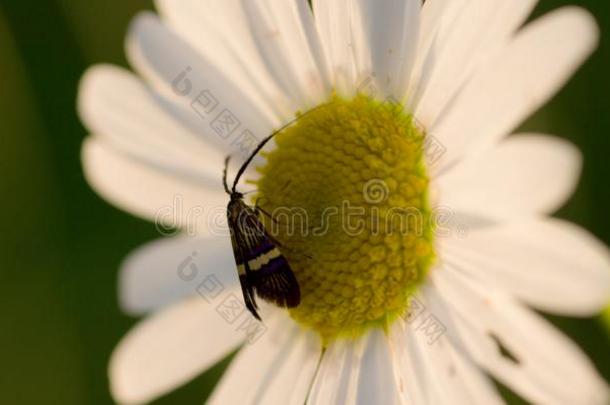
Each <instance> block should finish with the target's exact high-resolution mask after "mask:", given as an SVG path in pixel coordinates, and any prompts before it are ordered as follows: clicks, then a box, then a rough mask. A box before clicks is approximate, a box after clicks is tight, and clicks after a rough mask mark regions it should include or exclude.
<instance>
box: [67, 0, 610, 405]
mask: <svg viewBox="0 0 610 405" xmlns="http://www.w3.org/2000/svg"><path fill="white" fill-rule="evenodd" d="M156 3H157V7H158V9H159V13H160V17H158V16H157V15H155V14H152V13H143V14H141V15H140V16H138V17H137V18H136V19H135V21H134V22H133V24H132V26H131V28H130V30H129V33H128V37H127V55H128V57H129V60H130V63H131V65H132V66H133V67H134V69H135V71H136V72H137V74H133V73H131V72H129V71H126V70H123V69H120V68H117V67H112V66H96V67H93V68H92V69H91V70H90V71H89V72H87V74H86V75H85V77H84V79H83V81H82V87H81V89H80V99H79V109H80V114H81V117H82V118H83V120H84V122H85V123H86V125H87V127H88V128H89V129H90V131H91V133H92V135H91V136H90V137H89V138H88V139H87V140H86V141H85V143H84V146H83V165H84V168H85V173H86V176H87V178H88V180H89V182H90V183H91V185H92V186H93V187H94V188H95V189H96V190H97V191H98V192H99V193H100V194H101V195H103V196H104V197H105V198H107V199H108V200H109V201H111V202H112V203H114V204H116V205H117V206H119V207H121V208H123V209H125V210H127V211H129V212H132V213H134V214H136V215H139V216H141V217H143V218H147V219H150V220H152V221H157V222H158V221H160V220H165V222H170V223H171V224H174V225H176V226H177V227H178V228H180V229H181V230H182V231H183V232H182V233H181V234H180V235H176V236H173V237H171V238H165V239H162V240H159V241H156V242H153V243H151V244H149V245H147V246H144V247H143V248H141V249H139V250H138V251H136V252H134V253H133V254H132V255H131V256H130V257H129V258H128V259H127V261H126V262H125V264H124V266H123V268H122V269H121V280H120V295H121V304H122V306H123V307H124V309H125V310H126V311H128V312H129V313H131V314H134V315H147V318H146V319H145V320H143V321H142V322H141V323H140V324H139V325H138V326H137V327H135V328H134V330H132V331H131V332H130V333H129V334H128V335H127V336H126V337H125V339H123V341H122V342H121V343H120V344H119V346H118V347H117V349H116V351H115V352H114V354H113V356H112V360H111V363H110V371H109V372H110V381H111V388H112V393H113V395H114V397H115V398H116V400H117V401H118V402H121V403H144V402H147V401H150V400H153V399H154V398H156V397H158V396H160V395H163V394H165V393H167V392H169V391H171V390H173V389H175V388H177V387H179V386H180V385H182V384H184V383H186V382H187V381H189V380H190V379H192V378H193V377H195V376H197V375H198V374H200V373H201V372H202V371H204V370H206V369H207V368H209V367H211V366H212V365H214V364H215V363H216V362H218V361H219V360H221V359H222V358H224V357H225V356H226V355H228V354H229V353H231V352H232V351H234V350H235V349H237V348H239V347H240V345H242V344H243V346H242V348H241V350H240V351H239V352H238V354H237V355H236V357H235V358H234V360H233V361H232V363H231V365H230V366H229V368H228V370H227V372H226V373H225V375H224V376H223V378H222V380H221V381H220V382H219V384H218V386H217V388H216V390H215V391H214V393H213V394H212V397H211V398H210V399H209V402H210V403H212V404H232V403H240V404H250V403H264V404H274V403H291V404H292V403H294V404H303V403H308V404H355V403H358V404H368V403H380V404H393V403H403V404H418V405H419V404H444V403H450V404H472V403H475V404H492V403H501V402H502V399H501V397H500V395H499V394H498V392H497V391H496V389H495V388H494V385H493V383H492V382H491V381H492V379H491V378H490V377H493V378H494V379H496V380H497V381H499V382H501V383H502V384H504V385H506V386H508V387H509V388H510V389H511V390H513V391H514V392H516V393H518V394H519V395H520V396H522V397H523V398H525V399H527V400H528V401H531V402H533V403H540V404H602V403H607V401H608V398H609V396H608V386H607V385H606V383H605V382H604V381H603V380H602V379H601V378H600V377H599V376H598V374H597V373H596V371H595V369H594V367H593V365H592V364H591V362H590V361H589V360H588V359H587V358H586V356H585V355H584V354H583V353H582V352H581V351H580V350H579V349H578V347H577V346H576V345H575V344H573V343H572V342H570V341H569V340H568V339H567V338H566V337H564V336H563V335H562V334H561V333H559V332H558V331H557V330H555V329H554V328H553V327H552V326H550V324H549V323H548V322H547V321H545V320H544V319H543V318H542V317H541V316H539V315H538V314H536V313H535V312H534V311H533V310H531V309H530V307H532V308H536V309H539V310H541V311H545V312H548V313H553V314H560V315H568V316H590V315H592V314H595V313H597V312H598V311H599V310H600V309H601V308H603V307H604V306H605V304H606V303H607V301H608V298H609V297H610V271H609V270H610V259H609V255H608V251H607V249H606V247H605V246H603V245H602V244H601V243H600V242H598V241H596V240H595V239H594V238H593V237H592V236H591V235H589V234H588V233H587V232H586V231H584V230H582V229H580V228H578V227H577V226H574V225H572V224H569V223H566V222H564V221H561V220H558V219H552V218H550V217H548V216H547V215H549V214H551V213H552V212H553V211H554V210H556V209H557V208H558V207H560V206H561V205H562V204H563V203H564V202H565V201H566V200H567V198H568V197H569V196H570V195H571V193H572V192H573V190H574V188H575V187H576V184H577V180H578V174H579V171H580V166H581V160H580V154H579V152H578V151H577V150H576V149H575V148H574V147H573V146H572V145H570V144H568V143H566V142H565V141H562V140H560V139H557V138H553V137H551V136H547V135H542V134H520V135H519V136H512V135H511V136H510V137H508V136H507V135H509V134H511V132H512V131H514V130H515V128H517V126H518V125H519V124H520V123H521V122H522V121H523V120H524V119H525V118H527V117H528V115H530V114H531V113H533V112H534V111H535V110H536V109H537V108H539V107H540V106H541V105H542V104H544V103H545V102H546V101H547V100H548V99H549V98H551V97H552V96H553V95H554V94H555V92H556V91H557V90H558V89H559V88H560V87H561V86H562V85H563V84H564V83H565V81H566V80H567V79H568V77H569V76H570V75H571V74H572V73H574V71H575V70H576V69H577V68H578V66H579V65H580V64H581V63H582V62H583V61H584V60H585V59H586V58H587V57H588V56H589V55H590V54H591V52H592V51H593V50H594V49H595V47H596V44H597V39H598V30H597V27H596V24H595V22H594V21H593V19H592V18H591V16H590V15H589V14H588V13H587V12H586V11H584V10H582V9H579V8H575V7H565V8H562V9H559V10H556V11H553V12H551V13H549V14H547V15H544V16H542V17H540V18H538V19H536V20H534V21H533V22H529V23H527V24H526V25H525V26H523V25H524V23H525V21H526V19H527V17H528V16H529V14H530V12H531V11H532V9H533V7H534V6H535V4H536V0H493V1H491V0H454V1H447V0H427V1H426V2H425V4H423V5H422V2H421V1H420V0H383V1H379V0H353V1H349V0H336V1H328V0H314V1H313V6H312V8H313V11H312V9H311V8H310V6H309V4H308V2H307V1H306V0H276V1H271V0H257V1H245V0H244V1H239V0H224V1H222V2H221V1H214V0H180V1H170V0H157V2H156ZM318 106H324V108H320V109H314V107H318ZM311 109H314V111H313V112H311V113H309V114H307V115H306V116H304V117H302V118H300V119H298V120H297V121H296V122H295V123H294V124H293V125H292V126H290V127H289V128H288V129H287V130H285V131H283V132H282V133H281V134H280V135H278V137H277V138H276V142H274V144H273V145H270V148H269V149H268V150H267V151H266V153H265V154H264V155H263V156H261V157H259V158H257V160H256V161H255V163H254V164H253V165H252V167H251V168H250V169H249V170H248V172H247V176H246V177H247V178H248V179H249V180H250V181H251V182H254V183H255V184H256V186H255V187H254V186H252V187H250V188H256V189H257V190H258V194H259V195H260V196H263V197H264V199H265V200H266V202H265V204H267V205H266V208H269V209H275V208H278V207H301V208H302V209H303V210H304V212H305V213H306V214H307V215H310V216H311V217H314V218H318V219H319V218H321V217H320V214H321V213H323V211H324V210H325V209H326V208H328V207H342V206H343V205H344V204H345V203H348V204H351V207H355V208H362V210H363V211H362V213H364V214H365V215H368V214H371V213H384V214H387V213H388V212H392V210H394V209H395V208H402V209H412V210H414V211H413V212H417V213H418V216H415V217H414V218H415V219H413V218H412V219H413V221H415V222H417V221H416V220H417V219H423V221H421V223H417V224H415V225H419V226H415V227H413V226H411V225H414V224H413V223H412V222H409V224H408V225H409V226H408V227H407V228H408V229H407V230H406V231H405V232H399V233H396V232H390V231H392V230H394V225H393V224H388V223H382V224H381V225H379V224H377V225H374V224H372V223H369V222H367V221H365V222H364V225H363V226H362V227H361V228H360V229H359V232H358V233H357V234H352V233H349V232H345V229H344V228H345V223H342V222H343V221H342V219H344V218H340V219H337V217H333V218H331V219H328V221H326V222H327V223H326V225H328V226H327V229H325V232H321V233H320V234H319V235H304V234H303V233H295V234H289V233H288V232H287V230H286V229H283V228H282V226H279V227H278V229H279V231H278V232H279V234H280V237H279V239H280V240H282V243H283V245H286V246H290V247H291V249H290V250H288V249H286V250H283V254H284V255H285V256H286V257H287V258H288V260H289V262H290V264H291V267H292V268H293V270H294V273H295V275H296V277H297V279H298V282H299V285H300V288H301V303H300V305H299V306H298V307H296V308H294V309H290V310H286V309H282V308H277V307H274V306H272V305H266V306H264V308H262V316H263V321H264V323H263V324H258V323H252V322H253V318H252V317H250V316H249V314H248V313H247V311H245V309H244V307H243V302H242V301H241V291H240V286H239V282H238V277H237V271H236V267H235V262H234V257H233V252H232V249H231V243H230V239H229V235H228V233H227V232H226V227H223V226H222V224H217V223H216V220H217V219H218V218H221V219H224V215H225V209H226V204H227V202H228V198H227V196H226V194H224V191H223V188H222V184H221V175H222V170H223V159H224V157H225V156H226V155H227V154H230V153H233V154H234V155H236V154H237V155H239V154H241V155H243V154H244V153H246V152H248V151H249V150H251V149H252V146H253V145H255V144H256V142H257V140H260V139H262V138H263V137H264V136H266V135H268V134H270V133H271V132H272V131H273V130H275V129H277V128H279V127H280V126H282V125H283V124H286V123H287V122H290V121H291V120H293V119H294V118H295V117H296V116H297V114H298V113H303V112H305V111H309V110H311ZM255 167H258V171H256V170H254V168H255ZM240 189H242V191H247V190H248V187H246V186H244V184H242V185H241V188H240ZM363 190H364V193H363ZM439 212H440V213H441V215H438V213H439ZM322 218H323V217H322ZM431 219H434V220H435V221H431ZM279 222H281V221H279ZM339 223H342V224H341V225H339ZM374 226H377V228H375V229H374ZM307 229H309V228H307ZM307 229H306V230H307ZM350 229H351V228H350ZM299 252H301V253H299ZM303 253H306V254H303ZM308 256H311V257H308ZM259 301H260V300H259ZM244 331H246V332H248V333H244ZM244 342H245V344H244Z"/></svg>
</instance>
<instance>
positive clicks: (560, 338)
mask: <svg viewBox="0 0 610 405" xmlns="http://www.w3.org/2000/svg"><path fill="white" fill-rule="evenodd" d="M432 277H433V280H434V283H435V285H436V286H437V287H438V289H439V292H440V294H441V295H442V297H443V299H445V300H447V302H448V303H449V305H448V307H449V308H451V310H452V311H453V313H454V315H455V316H459V317H460V318H461V321H460V322H456V323H455V325H457V327H458V333H459V334H460V335H461V336H463V338H464V339H463V342H464V344H465V345H466V346H467V348H468V351H469V352H470V353H471V354H472V355H473V357H474V358H475V359H476V361H477V362H478V363H479V364H480V365H481V366H482V367H484V368H485V369H486V370H487V371H489V372H490V373H491V374H493V375H494V376H495V377H496V378H497V379H498V380H500V381H501V382H502V383H503V384H505V385H507V386H508V387H510V388H511V389H513V390H514V391H515V392H517V393H518V394H520V395H521V396H523V397H524V398H525V399H527V400H529V401H531V402H534V403H553V404H574V403H579V404H580V403H583V404H584V403H586V404H604V403H607V400H608V399H610V397H609V396H608V393H609V391H608V387H607V385H606V384H605V383H604V381H603V380H602V379H601V378H600V377H599V375H598V374H597V372H596V371H595V368H594V367H593V365H592V364H591V362H590V361H589V360H588V359H587V357H586V356H585V355H584V354H583V353H582V352H581V351H580V350H579V349H578V347H577V346H575V345H574V344H573V343H572V342H571V341H570V340H569V339H568V338H567V337H565V336H564V335H562V334H561V333H560V332H559V331H557V330H556V329H555V328H554V327H553V326H552V325H550V324H549V323H548V322H546V321H545V320H544V319H542V318H541V317H540V316H538V315H536V314H535V313H534V312H532V311H530V310H528V309H526V308H524V307H523V306H521V305H519V304H518V303H517V302H515V301H514V300H512V299H511V298H510V297H508V296H507V295H506V294H504V293H503V292H502V290H500V289H496V288H494V287H493V286H491V285H486V284H479V283H478V282H475V281H474V280H470V279H466V278H464V277H463V276H462V275H460V274H459V273H457V272H455V271H449V270H444V269H443V270H440V271H437V272H434V273H433V274H432ZM498 342H500V343H501V345H502V346H499V343H498ZM500 347H503V348H504V350H507V351H508V352H510V355H511V357H509V356H507V355H505V354H503V352H502V350H501V349H500ZM567 381H569V384H567V383H566V382H567Z"/></svg>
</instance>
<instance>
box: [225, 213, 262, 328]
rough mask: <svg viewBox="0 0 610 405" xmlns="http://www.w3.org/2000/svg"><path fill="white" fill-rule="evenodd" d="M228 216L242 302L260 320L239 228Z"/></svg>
mask: <svg viewBox="0 0 610 405" xmlns="http://www.w3.org/2000/svg"><path fill="white" fill-rule="evenodd" d="M228 218H229V232H230V234H231V245H232V246H233V256H234V257H235V264H236V265H237V271H238V276H239V284H240V285H241V291H242V294H243V296H244V303H245V304H246V308H248V310H249V311H250V313H251V314H252V315H253V316H254V317H255V318H256V319H258V320H259V321H260V320H261V317H260V316H259V314H258V312H257V310H258V305H256V300H255V299H254V287H253V286H252V283H251V279H250V277H248V274H249V273H250V269H249V266H248V261H247V260H246V259H245V257H244V252H243V246H241V245H240V239H241V238H240V237H239V236H238V235H239V228H237V224H236V223H235V221H232V220H231V216H228Z"/></svg>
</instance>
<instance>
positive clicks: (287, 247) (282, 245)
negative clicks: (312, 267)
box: [267, 234, 313, 259]
mask: <svg viewBox="0 0 610 405" xmlns="http://www.w3.org/2000/svg"><path fill="white" fill-rule="evenodd" d="M267 237H268V238H269V240H271V242H273V243H274V244H275V245H276V246H277V247H280V248H282V250H284V251H286V252H290V253H294V254H297V255H302V256H305V257H306V258H308V259H313V257H312V256H310V255H308V254H305V253H303V252H299V251H298V250H295V249H293V248H291V247H289V246H286V245H285V244H283V243H282V242H280V241H279V240H277V239H276V238H274V237H273V236H271V235H269V234H267Z"/></svg>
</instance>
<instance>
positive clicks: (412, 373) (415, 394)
mask: <svg viewBox="0 0 610 405" xmlns="http://www.w3.org/2000/svg"><path fill="white" fill-rule="evenodd" d="M388 345H389V347H390V350H391V351H392V357H393V361H394V372H395V374H396V381H398V387H399V393H400V396H401V397H402V399H403V402H405V403H407V404H413V405H418V404H426V403H430V401H429V400H426V398H427V397H428V396H429V394H428V393H427V388H428V386H427V384H428V381H427V380H426V376H425V375H424V373H423V372H422V370H423V369H424V367H425V365H424V363H423V358H422V354H421V353H420V351H419V348H418V347H417V346H416V344H415V341H414V339H411V337H410V336H408V329H407V327H406V325H405V323H404V322H402V321H396V322H394V325H392V329H391V331H390V333H389V335H388Z"/></svg>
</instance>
